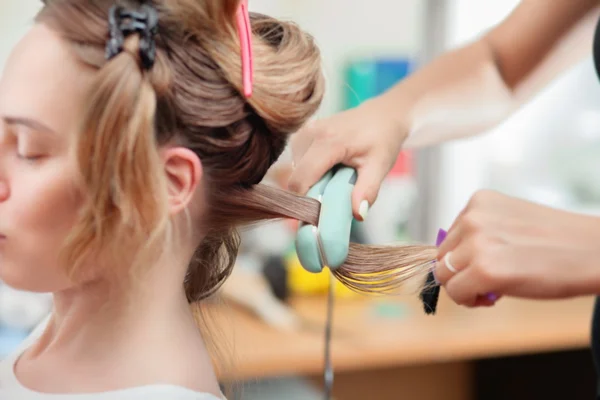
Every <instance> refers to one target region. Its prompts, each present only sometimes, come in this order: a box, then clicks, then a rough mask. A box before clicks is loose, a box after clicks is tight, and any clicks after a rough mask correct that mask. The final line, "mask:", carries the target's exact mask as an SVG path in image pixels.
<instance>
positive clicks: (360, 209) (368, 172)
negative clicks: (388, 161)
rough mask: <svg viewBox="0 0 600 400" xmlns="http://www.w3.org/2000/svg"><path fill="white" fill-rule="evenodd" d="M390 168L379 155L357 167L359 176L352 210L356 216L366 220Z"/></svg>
mask: <svg viewBox="0 0 600 400" xmlns="http://www.w3.org/2000/svg"><path fill="white" fill-rule="evenodd" d="M388 170H389V168H387V166H386V165H384V164H383V163H382V162H380V161H379V160H378V159H377V157H371V160H370V161H368V162H366V163H365V165H364V166H362V167H359V168H357V173H358V178H357V180H356V184H355V185H354V190H353V191H352V211H353V213H354V218H356V219H357V220H359V221H364V220H365V218H366V217H367V213H368V211H369V207H370V206H372V205H373V204H374V203H375V200H377V195H378V193H379V188H380V187H381V183H382V182H383V179H384V178H385V176H386V174H387V173H388Z"/></svg>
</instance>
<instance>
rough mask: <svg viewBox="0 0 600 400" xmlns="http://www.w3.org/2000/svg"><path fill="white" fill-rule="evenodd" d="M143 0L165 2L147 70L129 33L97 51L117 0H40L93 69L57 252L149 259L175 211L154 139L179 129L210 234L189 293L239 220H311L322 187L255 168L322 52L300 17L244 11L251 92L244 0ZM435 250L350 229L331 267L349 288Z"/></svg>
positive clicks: (398, 277)
mask: <svg viewBox="0 0 600 400" xmlns="http://www.w3.org/2000/svg"><path fill="white" fill-rule="evenodd" d="M120 3H123V4H127V3H132V2H128V1H121V2H120ZM133 3H135V2H133ZM149 3H152V4H153V5H154V6H155V7H156V9H157V10H158V13H159V34H158V35H157V37H156V41H157V54H156V63H155V65H154V67H153V68H152V69H151V70H149V71H145V70H144V69H142V68H141V66H140V60H139V55H138V51H137V46H138V42H139V40H138V39H137V38H131V39H128V41H127V43H126V51H124V52H122V53H121V54H119V55H117V56H116V57H114V58H113V59H112V60H110V61H108V62H107V61H106V60H105V58H104V46H105V43H106V40H107V32H108V25H107V20H108V17H107V15H108V10H109V8H110V6H112V5H113V4H114V1H112V0H95V1H91V0H90V1H81V0H47V1H45V7H44V8H43V9H42V11H41V12H40V14H39V15H38V21H40V22H42V23H45V24H47V25H49V26H50V27H51V28H52V29H54V30H56V31H57V32H59V33H60V34H62V36H63V37H64V38H65V39H67V40H68V41H70V42H71V43H72V44H73V46H74V49H75V50H76V52H75V53H76V55H77V56H78V59H79V60H80V61H81V62H82V63H83V64H85V65H86V66H88V67H90V68H93V69H95V70H97V73H96V75H95V82H94V83H93V85H92V88H91V90H90V93H89V97H88V98H87V100H86V104H85V111H84V113H83V115H82V118H81V132H80V135H79V138H78V144H77V159H78V162H79V167H80V170H81V179H82V182H81V183H82V185H83V189H84V192H85V193H86V201H87V202H86V204H85V206H84V207H83V209H82V212H81V215H80V218H79V221H78V223H77V224H76V226H75V229H74V230H73V234H72V236H71V237H70V240H69V241H68V244H67V246H66V247H65V249H64V250H65V253H64V254H65V256H66V259H67V260H68V262H69V265H71V266H72V268H73V270H74V271H76V270H77V269H78V268H79V267H80V266H81V264H82V261H83V260H84V259H86V258H87V257H90V256H93V255H97V254H102V256H103V257H104V256H105V255H110V254H113V255H115V257H116V255H118V257H119V259H120V261H121V262H122V261H123V256H124V254H128V253H131V250H130V249H138V251H136V252H135V254H134V255H132V260H131V261H132V262H134V261H135V263H136V265H143V264H144V262H143V260H150V259H152V258H153V257H155V256H156V254H158V253H157V252H160V250H161V248H162V247H164V246H163V245H164V239H165V237H167V235H168V231H169V218H168V215H167V212H166V209H167V207H166V204H165V202H166V193H167V190H166V181H165V178H164V174H163V173H162V171H161V163H160V160H159V156H158V149H159V148H160V146H161V145H163V144H166V143H169V142H173V141H175V142H177V143H178V144H181V145H183V146H185V147H187V148H189V149H191V150H193V151H194V152H195V153H196V154H197V155H198V157H199V158H200V160H201V161H202V164H203V169H204V177H205V178H204V179H205V183H204V184H205V185H207V188H208V189H207V198H206V201H207V207H208V210H207V212H206V213H205V214H206V216H205V218H204V220H203V221H202V229H203V233H205V236H204V237H203V239H202V241H201V243H199V244H198V247H197V250H196V252H195V255H194V257H193V259H192V260H191V262H190V264H189V268H188V273H187V276H186V279H185V282H184V285H185V291H186V295H187V298H188V301H189V302H190V304H197V303H198V302H200V301H201V300H202V299H204V298H206V297H208V296H211V295H212V294H213V293H214V292H215V291H216V290H217V289H218V288H219V287H220V285H221V284H222V283H223V281H224V280H225V279H226V278H227V276H228V275H229V274H230V272H231V269H232V268H233V265H234V262H235V257H236V254H237V250H238V247H239V240H240V239H239V235H238V233H237V230H236V229H237V228H239V227H240V226H241V225H244V224H251V223H255V222H259V221H266V220H272V219H278V218H294V219H297V220H300V221H302V222H306V223H309V224H315V225H316V224H317V221H318V215H319V203H318V202H317V201H316V200H313V199H310V198H305V197H301V196H297V195H294V194H292V193H290V192H287V191H284V190H280V189H277V188H275V187H271V186H266V185H263V184H260V183H259V182H261V180H262V179H263V177H264V176H265V174H266V172H267V170H268V169H269V168H270V167H271V165H272V164H273V163H274V162H275V161H276V160H277V159H278V157H279V156H280V155H281V153H282V152H283V150H284V147H285V145H286V143H287V139H288V136H289V135H290V134H292V133H293V132H295V131H297V130H298V128H300V127H301V126H302V125H303V124H304V123H305V122H306V121H307V120H308V119H309V118H310V117H311V116H312V115H313V114H314V113H315V112H316V110H317V109H318V107H319V106H320V104H321V101H322V98H323V92H324V86H325V85H324V78H323V74H322V71H321V59H320V54H319V50H318V48H317V46H316V45H315V42H314V40H313V38H312V37H311V36H310V35H308V34H306V33H305V32H303V31H301V30H300V29H299V28H298V26H296V25H295V24H293V23H289V22H281V21H278V20H276V19H273V18H271V17H268V16H265V15H261V14H256V13H252V14H251V25H252V35H253V50H254V68H255V71H254V92H253V96H252V97H251V98H250V99H246V98H245V97H244V96H243V95H242V93H243V90H242V76H241V58H240V44H239V42H238V37H237V34H236V29H235V23H234V21H235V13H236V11H237V8H238V3H239V0H160V1H159V0H156V1H151V2H149ZM107 249H108V250H109V251H107ZM435 256H436V250H435V247H434V246H412V245H411V246H368V245H359V244H354V243H353V244H351V247H350V254H349V257H348V259H347V261H346V263H345V264H344V265H343V266H342V267H340V268H339V269H338V270H336V271H335V274H336V276H337V277H338V279H339V280H340V281H341V282H342V283H343V284H345V285H347V286H348V287H351V288H352V289H354V290H358V291H363V292H388V291H395V290H396V289H398V288H399V287H400V286H402V285H403V283H404V282H405V281H406V280H409V279H419V282H421V281H424V279H425V275H426V274H427V273H428V271H429V268H430V263H431V261H432V260H434V258H435Z"/></svg>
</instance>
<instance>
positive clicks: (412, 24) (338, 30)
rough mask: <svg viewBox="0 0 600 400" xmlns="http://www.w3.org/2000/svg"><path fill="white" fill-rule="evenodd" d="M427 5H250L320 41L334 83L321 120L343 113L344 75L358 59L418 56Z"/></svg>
mask: <svg viewBox="0 0 600 400" xmlns="http://www.w3.org/2000/svg"><path fill="white" fill-rule="evenodd" d="M424 7H425V1H423V0H395V1H394V0H369V1H362V0H361V1H349V0H250V8H251V9H254V10H257V11H261V12H264V13H268V14H270V15H273V16H277V17H283V18H289V19H292V20H294V21H296V22H297V23H299V24H300V26H301V27H302V28H304V29H306V30H307V31H308V32H310V33H311V34H312V35H314V36H315V38H316V40H317V43H318V44H319V47H320V49H321V52H322V55H323V65H324V68H325V73H326V76H327V80H328V86H327V93H326V96H325V99H324V104H323V107H322V108H321V110H320V112H319V114H318V115H319V116H325V115H330V114H332V113H335V112H337V111H339V110H340V108H341V107H342V104H343V98H342V93H343V85H344V80H343V71H344V66H345V65H346V63H347V62H348V61H350V60H351V59H352V58H355V57H376V56H403V57H417V56H418V54H419V52H420V49H421V47H422V45H423V43H422V40H423V34H422V30H423V19H424Z"/></svg>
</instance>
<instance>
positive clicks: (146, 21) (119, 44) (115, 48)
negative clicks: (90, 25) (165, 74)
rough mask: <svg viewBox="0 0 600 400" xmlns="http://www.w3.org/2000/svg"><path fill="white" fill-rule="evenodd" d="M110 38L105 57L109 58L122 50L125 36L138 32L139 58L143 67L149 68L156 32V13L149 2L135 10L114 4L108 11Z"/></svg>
mask: <svg viewBox="0 0 600 400" xmlns="http://www.w3.org/2000/svg"><path fill="white" fill-rule="evenodd" d="M108 26H109V33H110V38H109V39H108V41H107V42H106V59H107V60H110V59H112V58H113V57H115V56H116V55H118V54H119V53H121V52H122V51H123V46H124V42H125V38H126V37H127V36H129V35H131V34H133V33H139V34H140V45H139V47H140V58H141V60H142V66H143V68H144V69H146V70H149V69H150V68H152V66H153V65H154V60H155V58H156V42H155V41H154V36H155V35H156V33H157V32H158V13H157V11H156V10H155V9H154V8H153V7H152V6H150V5H149V4H146V3H144V4H142V5H140V7H139V8H138V9H136V10H131V9H127V8H125V7H123V6H118V5H114V6H112V7H111V8H110V11H109V13H108Z"/></svg>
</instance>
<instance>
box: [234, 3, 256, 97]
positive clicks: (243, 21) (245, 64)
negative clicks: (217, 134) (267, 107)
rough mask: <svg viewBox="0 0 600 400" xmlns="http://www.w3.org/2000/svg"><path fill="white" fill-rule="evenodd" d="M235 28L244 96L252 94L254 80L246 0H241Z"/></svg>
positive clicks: (250, 33)
mask: <svg viewBox="0 0 600 400" xmlns="http://www.w3.org/2000/svg"><path fill="white" fill-rule="evenodd" d="M237 29H238V34H239V37H240V45H241V50H242V80H243V83H244V96H246V97H250V96H252V84H253V82H254V76H253V74H254V61H253V57H252V31H251V29H250V14H249V11H248V0H241V2H240V8H239V9H238V13H237Z"/></svg>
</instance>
